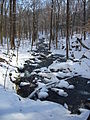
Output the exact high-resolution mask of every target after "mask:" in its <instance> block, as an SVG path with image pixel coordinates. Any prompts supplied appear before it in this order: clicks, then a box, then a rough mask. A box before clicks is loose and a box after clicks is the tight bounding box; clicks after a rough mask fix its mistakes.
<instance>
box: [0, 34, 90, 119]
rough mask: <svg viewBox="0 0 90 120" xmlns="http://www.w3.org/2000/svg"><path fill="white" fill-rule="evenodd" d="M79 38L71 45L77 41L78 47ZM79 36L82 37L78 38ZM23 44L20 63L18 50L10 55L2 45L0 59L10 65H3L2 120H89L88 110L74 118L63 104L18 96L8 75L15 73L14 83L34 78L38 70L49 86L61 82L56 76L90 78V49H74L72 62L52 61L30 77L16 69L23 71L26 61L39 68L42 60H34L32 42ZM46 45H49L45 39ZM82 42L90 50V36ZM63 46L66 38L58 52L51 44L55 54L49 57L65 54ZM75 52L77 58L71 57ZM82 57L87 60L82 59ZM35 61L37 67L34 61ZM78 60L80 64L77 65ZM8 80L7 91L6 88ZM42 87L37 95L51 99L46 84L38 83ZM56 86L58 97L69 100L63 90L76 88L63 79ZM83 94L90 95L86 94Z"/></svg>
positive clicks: (0, 87) (0, 66) (0, 82)
mask: <svg viewBox="0 0 90 120" xmlns="http://www.w3.org/2000/svg"><path fill="white" fill-rule="evenodd" d="M44 37H45V36H40V38H44ZM76 37H77V35H74V36H73V39H72V40H71V42H72V41H73V42H74V43H73V44H74V45H75V44H76V43H75V40H76ZM78 37H80V36H79V35H78ZM71 42H70V44H71ZM23 43H24V44H23ZM23 43H21V45H20V48H19V51H18V61H17V50H15V51H12V50H10V51H9V53H8V55H7V47H6V45H4V46H3V47H2V46H0V58H3V59H5V60H6V61H7V62H8V63H9V64H10V65H9V64H7V62H0V120H12V118H13V120H86V119H87V117H88V115H89V114H90V111H89V110H86V109H80V110H81V112H82V113H81V114H80V115H71V114H70V111H68V110H67V109H68V106H67V105H66V104H64V107H65V108H64V107H63V106H62V105H59V104H56V103H52V102H48V101H44V102H42V101H40V100H37V101H33V100H31V99H28V98H26V99H24V98H21V97H20V96H18V95H17V94H16V93H15V85H14V84H13V83H12V82H11V81H10V78H9V73H12V79H13V80H15V79H16V78H17V77H18V76H21V77H22V76H25V75H26V76H27V77H29V76H30V75H32V74H33V75H34V74H36V72H37V71H39V73H38V75H39V76H42V77H44V80H45V81H46V82H47V83H50V82H52V83H53V82H58V81H59V79H58V78H57V77H60V78H63V79H64V78H65V77H70V76H74V75H75V73H77V75H81V76H82V77H85V78H89V79H90V50H86V49H85V48H82V50H81V51H75V49H72V51H70V52H69V58H70V59H71V58H72V59H73V60H72V59H71V60H68V61H66V62H59V61H53V63H52V64H51V65H50V66H49V67H48V68H47V67H42V68H40V69H36V70H34V71H33V72H32V73H31V74H30V73H29V72H28V71H25V73H18V71H17V68H16V67H19V68H21V69H23V67H24V64H25V60H29V59H32V60H30V61H31V62H32V65H33V66H38V63H40V62H41V60H39V59H38V58H39V57H40V56H39V55H36V57H34V56H33V55H32V52H27V51H29V50H30V49H31V43H30V41H28V40H25V41H23ZM45 43H47V41H46V40H45ZM83 43H84V44H85V45H86V46H88V47H90V36H88V38H87V39H86V41H83ZM62 44H63V45H64V47H65V39H61V40H60V42H59V46H58V48H59V49H57V50H56V49H54V46H53V45H52V49H51V52H52V53H51V54H49V55H48V56H47V57H50V56H51V55H55V54H59V55H60V54H62V55H65V53H66V52H65V48H64V49H63V50H62V49H61V48H62V46H61V45H62ZM33 50H36V47H35V46H34V47H33ZM72 53H73V54H74V58H73V57H72V56H71V54H72ZM42 55H44V54H42ZM83 55H84V56H86V57H87V58H82V56H83ZM34 58H35V64H34V61H33V59H34ZM63 58H65V57H63ZM76 60H77V62H74V61H76ZM51 69H53V70H54V72H51ZM5 80H6V84H5V87H6V89H4V88H3V86H4V81H5ZM38 81H41V80H38ZM89 83H90V81H88V82H87V84H89ZM28 84H29V83H27V82H22V83H21V84H20V85H21V86H24V85H28ZM40 87H42V89H41V90H40V92H38V97H39V98H46V97H47V96H48V89H47V88H46V86H45V84H44V83H41V82H38V88H40ZM56 87H58V88H54V87H53V88H52V90H53V91H54V92H56V93H57V94H58V95H60V96H64V97H67V96H68V94H67V93H66V92H65V91H64V90H63V89H62V88H67V89H73V88H74V86H73V85H70V84H69V83H68V81H66V80H61V81H60V82H59V84H58V85H56ZM38 88H37V89H38ZM84 94H89V93H86V92H85V93H84Z"/></svg>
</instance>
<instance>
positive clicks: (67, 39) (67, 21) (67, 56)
mask: <svg viewBox="0 0 90 120" xmlns="http://www.w3.org/2000/svg"><path fill="white" fill-rule="evenodd" d="M66 29H67V34H66V59H67V60H68V59H69V55H68V54H69V0H67V19H66Z"/></svg>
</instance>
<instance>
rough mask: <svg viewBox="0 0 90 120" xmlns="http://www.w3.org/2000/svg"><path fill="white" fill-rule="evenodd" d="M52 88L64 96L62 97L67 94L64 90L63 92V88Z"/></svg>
mask: <svg viewBox="0 0 90 120" xmlns="http://www.w3.org/2000/svg"><path fill="white" fill-rule="evenodd" d="M52 90H53V91H55V92H56V93H57V94H58V95H60V96H64V97H67V96H68V94H67V93H66V92H64V90H62V89H57V88H52Z"/></svg>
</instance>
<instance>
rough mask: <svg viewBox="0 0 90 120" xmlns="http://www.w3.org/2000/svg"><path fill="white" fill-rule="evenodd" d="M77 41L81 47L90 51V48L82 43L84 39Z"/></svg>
mask: <svg viewBox="0 0 90 120" xmlns="http://www.w3.org/2000/svg"><path fill="white" fill-rule="evenodd" d="M77 41H78V42H79V43H80V44H81V46H83V47H84V48H86V49H88V50H90V48H88V47H87V46H86V45H85V44H84V43H82V38H81V39H79V38H77Z"/></svg>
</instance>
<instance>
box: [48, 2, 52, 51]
mask: <svg viewBox="0 0 90 120" xmlns="http://www.w3.org/2000/svg"><path fill="white" fill-rule="evenodd" d="M52 21H53V0H52V5H51V20H50V40H49V50H50V49H51V41H52Z"/></svg>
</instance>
